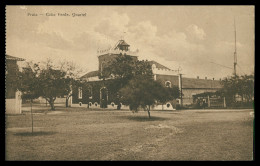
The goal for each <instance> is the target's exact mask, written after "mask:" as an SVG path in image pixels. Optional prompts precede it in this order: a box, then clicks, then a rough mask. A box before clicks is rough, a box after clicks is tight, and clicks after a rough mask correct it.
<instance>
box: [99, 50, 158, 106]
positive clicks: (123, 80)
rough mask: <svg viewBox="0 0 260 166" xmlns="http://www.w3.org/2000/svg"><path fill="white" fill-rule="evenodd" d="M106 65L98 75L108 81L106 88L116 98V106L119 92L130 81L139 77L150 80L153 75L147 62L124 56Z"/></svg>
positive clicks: (119, 97)
mask: <svg viewBox="0 0 260 166" xmlns="http://www.w3.org/2000/svg"><path fill="white" fill-rule="evenodd" d="M108 64H109V65H107V66H105V67H104V69H103V70H102V73H100V78H102V79H103V80H106V79H110V81H107V82H106V86H107V88H108V89H109V90H110V92H113V93H114V94H112V95H113V96H117V99H116V100H115V101H116V104H119V103H120V99H121V96H120V93H119V90H120V89H121V88H123V87H124V86H125V85H126V84H127V83H128V82H129V81H130V80H132V79H134V78H135V77H139V76H144V77H151V78H152V75H153V73H152V69H151V66H150V64H149V63H148V62H147V61H139V60H137V59H135V58H133V57H132V56H129V55H125V54H124V55H119V56H118V57H116V58H115V59H113V60H111V61H110V62H108ZM118 109H120V108H118Z"/></svg>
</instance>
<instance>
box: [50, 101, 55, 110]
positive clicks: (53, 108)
mask: <svg viewBox="0 0 260 166" xmlns="http://www.w3.org/2000/svg"><path fill="white" fill-rule="evenodd" d="M50 105H51V110H52V111H54V110H55V107H54V102H51V103H50Z"/></svg>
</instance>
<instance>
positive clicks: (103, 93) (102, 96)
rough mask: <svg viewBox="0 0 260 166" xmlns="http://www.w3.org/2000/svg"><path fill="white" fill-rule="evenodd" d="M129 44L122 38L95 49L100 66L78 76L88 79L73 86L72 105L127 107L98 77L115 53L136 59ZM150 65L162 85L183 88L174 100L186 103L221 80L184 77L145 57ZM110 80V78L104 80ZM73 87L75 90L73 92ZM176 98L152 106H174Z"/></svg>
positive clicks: (217, 86) (211, 90) (217, 84)
mask: <svg viewBox="0 0 260 166" xmlns="http://www.w3.org/2000/svg"><path fill="white" fill-rule="evenodd" d="M129 47H130V45H129V44H127V43H126V42H125V41H124V40H119V41H118V43H117V44H116V45H115V47H111V48H109V49H105V50H99V51H98V60H99V69H98V70H97V71H92V72H89V73H87V74H85V75H84V76H82V77H81V80H84V81H86V82H87V86H82V87H76V88H75V87H74V89H73V92H74V93H73V95H72V106H76V107H89V108H100V107H101V108H116V107H117V105H118V104H121V105H122V107H121V108H122V109H128V107H127V106H124V105H123V103H119V101H117V98H116V94H115V93H114V92H111V91H110V90H109V89H107V88H106V87H105V84H104V81H103V80H101V79H99V75H102V71H103V68H104V67H105V66H108V65H109V63H110V62H111V61H113V60H114V59H115V58H116V57H117V56H119V55H122V54H126V55H129V56H132V57H133V58H134V59H136V60H137V59H138V57H137V54H138V50H136V51H134V52H132V51H130V49H129ZM148 62H149V63H150V65H151V67H152V71H153V74H154V80H156V81H159V82H160V83H162V84H163V85H164V86H169V87H171V86H177V87H179V90H180V91H181V92H182V94H183V95H182V96H181V97H180V98H179V99H177V103H179V104H181V105H189V104H192V103H193V96H194V95H196V94H199V93H204V92H215V91H217V90H218V89H220V88H221V85H220V81H218V80H208V79H198V78H185V77H182V74H180V73H179V72H178V71H176V70H172V69H169V68H168V67H166V66H164V65H162V64H160V63H158V62H156V61H148ZM106 81H109V80H106ZM75 91H76V92H75ZM175 104H176V101H169V102H167V103H164V104H163V105H157V106H155V107H154V108H153V109H159V110H161V109H165V110H173V109H174V107H175Z"/></svg>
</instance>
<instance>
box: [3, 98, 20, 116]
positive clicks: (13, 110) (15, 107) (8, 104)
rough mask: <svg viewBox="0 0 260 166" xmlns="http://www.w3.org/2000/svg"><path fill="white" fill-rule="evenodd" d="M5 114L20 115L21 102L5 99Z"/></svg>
mask: <svg viewBox="0 0 260 166" xmlns="http://www.w3.org/2000/svg"><path fill="white" fill-rule="evenodd" d="M5 113H6V114H21V113H22V100H19V99H5Z"/></svg>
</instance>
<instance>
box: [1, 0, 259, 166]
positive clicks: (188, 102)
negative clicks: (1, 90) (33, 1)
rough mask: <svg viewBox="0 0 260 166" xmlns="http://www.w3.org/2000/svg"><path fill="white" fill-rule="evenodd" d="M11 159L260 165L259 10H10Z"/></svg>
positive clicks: (8, 126) (8, 130)
mask: <svg viewBox="0 0 260 166" xmlns="http://www.w3.org/2000/svg"><path fill="white" fill-rule="evenodd" d="M5 21H6V24H5V27H6V31H5V32H6V40H5V42H6V52H5V115H6V116H5V121H6V126H5V132H6V134H5V137H6V142H5V156H6V158H5V159H6V160H7V161H13V160H19V161H21V160H33V161H36V160H40V161H42V160H62V161H64V160H65V161H66V160H70V161H71V160H72V161H79V160H81V161H92V160H102V161H111V160H112V161H132V160H137V161H139V160H146V161H187V160H188V161H218V160H219V161H231V160H233V161H234V160H238V161H241V160H245V161H252V160H254V80H255V76H254V71H255V7H254V6H243V5H240V6H174V5H169V6H156V5H155V6H145V5H143V6H134V5H133V6H128V5H120V6H116V5H115V6H106V5H103V6H83V5H82V6H51V5H49V6H44V5H38V6H37V5H36V6H35V5H34V6H30V5H24V6H22V5H7V6H6V15H5Z"/></svg>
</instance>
